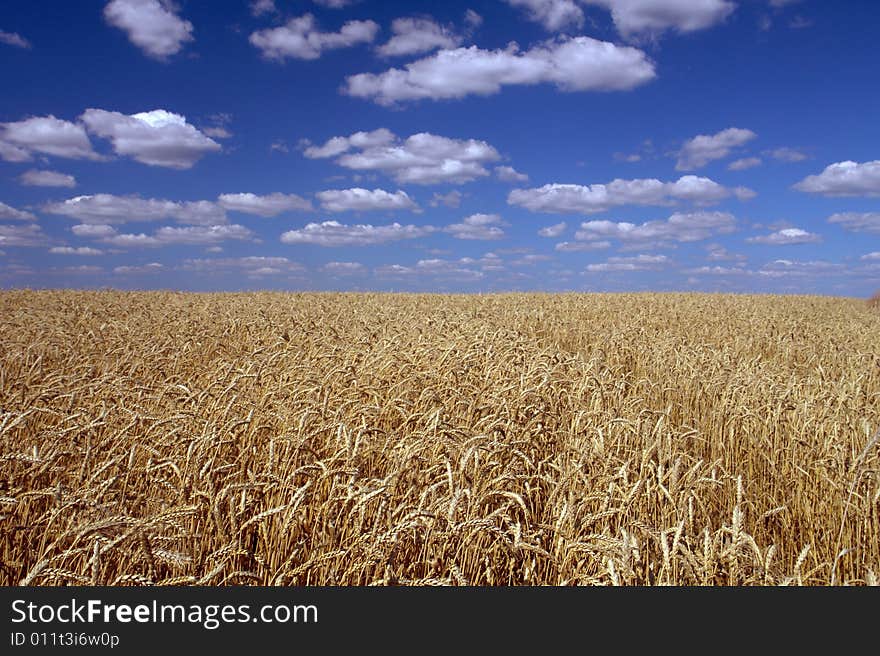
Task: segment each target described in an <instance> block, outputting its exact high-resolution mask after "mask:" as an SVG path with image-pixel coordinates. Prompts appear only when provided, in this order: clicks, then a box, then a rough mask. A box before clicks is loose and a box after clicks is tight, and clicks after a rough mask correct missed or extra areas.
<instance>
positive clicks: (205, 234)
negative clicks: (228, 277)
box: [73, 224, 254, 248]
mask: <svg viewBox="0 0 880 656" xmlns="http://www.w3.org/2000/svg"><path fill="white" fill-rule="evenodd" d="M77 228H81V229H80V230H77ZM82 228H91V229H90V230H83V229H82ZM73 232H74V234H76V235H77V236H80V237H83V236H90V237H99V238H100V241H101V242H102V243H105V244H110V245H113V246H119V247H121V248H139V247H152V246H168V245H174V244H184V245H207V244H216V243H218V242H222V241H227V240H238V241H253V239H254V233H253V232H251V231H250V230H249V229H248V228H246V227H244V226H241V225H236V224H233V225H214V226H187V227H183V228H176V227H171V226H165V227H162V228H159V229H158V230H156V232H155V233H153V234H152V235H148V234H145V233H137V234H134V233H118V232H117V231H116V229H115V228H113V227H112V226H106V225H100V226H74V227H73Z"/></svg>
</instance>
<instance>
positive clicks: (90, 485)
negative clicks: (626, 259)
mask: <svg viewBox="0 0 880 656" xmlns="http://www.w3.org/2000/svg"><path fill="white" fill-rule="evenodd" d="M878 426H880V312H878V311H877V310H876V309H875V308H871V307H870V306H869V305H868V304H867V303H865V302H864V301H861V300H857V299H847V298H830V297H808V296H735V295H710V294H608V295H604V294H564V295H542V294H504V295H487V296H464V295H462V296H452V295H402V294H401V295H398V294H332V293H309V294H283V293H268V292H267V293H262V292H260V293H226V294H190V293H176V292H113V291H93V292H86V291H28V290H19V291H7V292H2V293H0V463H2V464H0V536H2V537H0V564H2V570H0V584H2V585H18V584H24V585H68V584H77V585H81V584H99V585H150V584H155V585H190V584H192V585H250V584H258V585H301V586H312V585H358V586H361V585H447V584H448V585H480V586H483V585H495V586H512V585H789V584H791V585H829V584H831V585H843V584H846V585H864V584H876V582H877V576H878V573H880V446H878V444H877V440H878V436H877V433H876V431H877V428H878Z"/></svg>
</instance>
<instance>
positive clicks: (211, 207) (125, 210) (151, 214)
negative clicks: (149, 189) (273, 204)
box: [43, 194, 226, 225]
mask: <svg viewBox="0 0 880 656" xmlns="http://www.w3.org/2000/svg"><path fill="white" fill-rule="evenodd" d="M43 211H44V212H47V213H49V214H57V215H60V216H66V217H68V218H71V219H76V220H78V221H80V222H82V223H93V224H121V223H137V222H144V221H161V220H164V219H173V220H175V221H177V222H179V223H186V224H192V225H219V224H223V223H226V213H225V211H224V210H223V208H222V207H220V206H218V205H217V204H215V203H212V202H210V201H184V202H178V201H171V200H163V199H156V198H141V197H140V196H115V195H113V194H94V195H88V196H75V197H73V198H69V199H67V200H64V201H60V202H55V203H47V204H46V205H44V206H43Z"/></svg>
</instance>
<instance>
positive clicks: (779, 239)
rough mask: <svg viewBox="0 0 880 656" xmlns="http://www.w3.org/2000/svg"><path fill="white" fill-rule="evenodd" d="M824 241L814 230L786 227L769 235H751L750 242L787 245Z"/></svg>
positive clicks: (748, 241)
mask: <svg viewBox="0 0 880 656" xmlns="http://www.w3.org/2000/svg"><path fill="white" fill-rule="evenodd" d="M820 241H822V237H821V236H820V235H817V234H816V233H813V232H807V231H806V230H802V229H800V228H784V229H782V230H777V231H776V232H772V233H770V234H769V235H760V236H758V237H749V238H748V239H746V242H747V243H749V244H766V245H770V246H787V245H792V244H816V243H818V242H820Z"/></svg>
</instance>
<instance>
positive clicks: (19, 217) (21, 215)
mask: <svg viewBox="0 0 880 656" xmlns="http://www.w3.org/2000/svg"><path fill="white" fill-rule="evenodd" d="M6 220H12V221H36V220H37V217H36V216H34V215H33V214H32V213H31V212H25V211H24V210H17V209H15V208H14V207H12V206H11V205H7V204H6V203H3V202H0V221H6Z"/></svg>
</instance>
